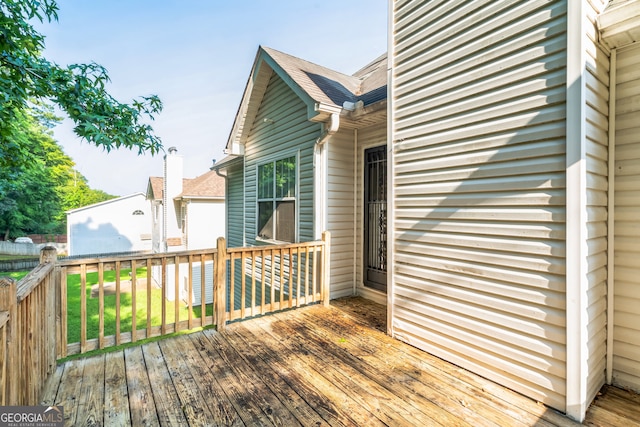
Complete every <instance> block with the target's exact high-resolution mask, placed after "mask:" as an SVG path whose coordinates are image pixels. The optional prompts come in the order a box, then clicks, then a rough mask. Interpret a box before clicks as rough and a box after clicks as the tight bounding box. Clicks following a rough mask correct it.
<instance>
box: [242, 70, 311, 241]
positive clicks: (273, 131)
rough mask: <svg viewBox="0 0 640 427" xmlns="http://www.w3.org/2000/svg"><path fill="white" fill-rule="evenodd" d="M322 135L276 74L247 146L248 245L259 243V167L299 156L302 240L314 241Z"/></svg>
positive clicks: (298, 205)
mask: <svg viewBox="0 0 640 427" xmlns="http://www.w3.org/2000/svg"><path fill="white" fill-rule="evenodd" d="M265 119H267V120H265ZM319 136H320V124H318V123H312V122H309V121H308V120H307V106H306V105H305V104H304V102H303V101H302V100H301V99H300V98H299V97H298V96H297V95H296V94H295V93H294V92H293V91H292V90H291V89H290V88H289V86H287V85H286V83H285V82H284V81H283V80H282V79H281V78H280V77H278V76H277V75H276V74H275V73H273V74H272V75H271V78H270V81H269V84H268V86H267V89H266V91H265V95H264V98H263V100H262V103H261V105H260V108H259V110H258V113H257V115H256V118H255V120H254V122H253V124H252V126H251V130H250V132H249V135H248V137H247V142H246V144H245V157H244V162H245V168H244V174H245V187H244V194H245V206H244V209H245V243H246V244H247V245H249V246H253V245H255V244H256V240H255V237H256V228H257V218H256V215H257V200H256V174H257V170H258V164H260V163H262V162H264V161H267V160H276V159H278V158H284V157H287V156H291V155H297V156H298V164H297V169H298V181H297V186H298V188H297V191H298V198H297V200H296V214H297V221H298V223H297V229H298V241H301V242H304V241H311V240H313V239H314V235H313V221H314V212H313V197H314V196H313V195H314V190H313V146H314V143H315V141H316V139H317V138H318V137H319Z"/></svg>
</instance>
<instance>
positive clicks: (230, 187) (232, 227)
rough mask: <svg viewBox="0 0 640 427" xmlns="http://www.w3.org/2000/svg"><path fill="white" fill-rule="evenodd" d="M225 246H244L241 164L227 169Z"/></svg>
mask: <svg viewBox="0 0 640 427" xmlns="http://www.w3.org/2000/svg"><path fill="white" fill-rule="evenodd" d="M226 184H227V187H226V194H227V198H226V204H227V247H230V248H234V247H242V246H244V200H243V199H244V191H243V189H244V170H243V164H242V163H240V164H239V165H236V166H232V167H230V168H229V169H227V182H226Z"/></svg>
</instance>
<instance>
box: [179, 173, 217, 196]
mask: <svg viewBox="0 0 640 427" xmlns="http://www.w3.org/2000/svg"><path fill="white" fill-rule="evenodd" d="M224 189H225V182H224V178H223V177H221V176H220V175H218V174H217V173H216V171H214V170H210V171H209V172H207V173H204V174H202V175H200V176H198V177H196V178H193V179H190V180H186V182H184V183H183V187H182V193H181V194H180V195H179V196H178V197H182V198H183V199H191V198H217V197H221V198H224Z"/></svg>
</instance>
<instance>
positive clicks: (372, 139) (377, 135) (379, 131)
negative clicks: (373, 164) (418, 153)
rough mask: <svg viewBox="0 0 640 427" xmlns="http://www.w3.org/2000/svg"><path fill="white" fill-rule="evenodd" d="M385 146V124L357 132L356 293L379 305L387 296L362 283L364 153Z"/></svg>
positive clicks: (383, 302)
mask: <svg viewBox="0 0 640 427" xmlns="http://www.w3.org/2000/svg"><path fill="white" fill-rule="evenodd" d="M386 144H387V125H386V123H384V124H380V125H376V126H371V127H368V128H365V129H360V130H358V134H357V147H356V156H357V163H356V173H357V175H356V185H357V187H356V194H357V197H356V241H357V242H358V245H357V248H356V284H357V293H358V295H361V296H363V297H365V298H368V299H371V300H374V301H376V302H378V303H380V304H386V303H387V296H386V295H385V294H383V293H382V292H379V291H376V290H373V289H370V288H366V287H365V286H364V282H363V268H364V267H363V265H364V261H363V260H364V254H363V252H362V251H363V248H364V241H363V239H364V237H363V227H364V211H363V202H364V176H363V174H364V151H365V150H366V149H367V148H372V147H378V146H380V145H386Z"/></svg>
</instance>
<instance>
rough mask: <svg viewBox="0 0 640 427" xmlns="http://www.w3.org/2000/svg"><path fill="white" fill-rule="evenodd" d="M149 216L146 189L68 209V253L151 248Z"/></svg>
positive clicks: (111, 251)
mask: <svg viewBox="0 0 640 427" xmlns="http://www.w3.org/2000/svg"><path fill="white" fill-rule="evenodd" d="M150 216H151V210H150V208H149V204H148V203H147V201H146V199H145V195H144V194H143V193H134V194H130V195H128V196H122V197H118V198H115V199H111V200H107V201H105V202H101V203H96V204H93V205H89V206H84V207H81V208H78V209H73V210H70V211H67V242H68V243H67V247H68V253H69V256H77V255H90V254H105V253H115V252H134V251H150V250H151V221H150V219H149V218H150Z"/></svg>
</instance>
